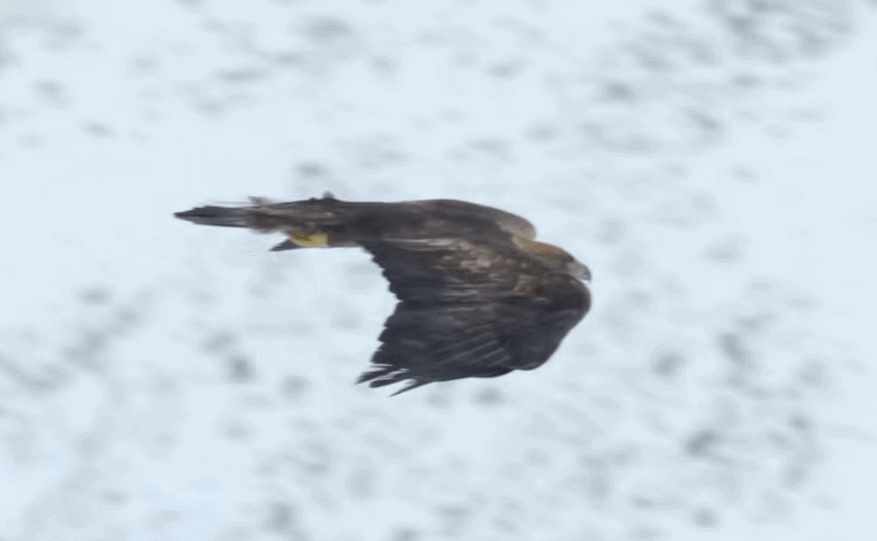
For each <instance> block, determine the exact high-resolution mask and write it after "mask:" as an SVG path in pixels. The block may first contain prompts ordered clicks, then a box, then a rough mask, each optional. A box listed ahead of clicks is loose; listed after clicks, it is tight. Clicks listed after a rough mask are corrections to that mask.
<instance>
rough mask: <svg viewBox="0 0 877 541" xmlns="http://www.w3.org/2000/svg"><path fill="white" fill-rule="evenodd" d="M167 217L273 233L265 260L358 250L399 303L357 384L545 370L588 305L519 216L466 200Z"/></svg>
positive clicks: (267, 205)
mask: <svg viewBox="0 0 877 541" xmlns="http://www.w3.org/2000/svg"><path fill="white" fill-rule="evenodd" d="M251 202H252V204H250V205H246V206H239V207H219V206H205V207H196V208H194V209H192V210H189V211H185V212H179V213H177V214H176V215H175V216H177V217H178V218H181V219H184V220H188V221H191V222H194V223H197V224H204V225H216V226H228V227H246V228H250V229H253V230H256V231H261V232H277V233H282V234H284V235H285V237H286V238H285V240H284V241H283V242H281V243H280V244H277V245H276V246H274V247H273V248H272V250H274V251H285V250H295V249H303V248H318V247H319V248H324V247H361V248H363V249H365V250H366V251H367V252H369V253H370V254H371V256H372V259H373V260H374V261H375V262H376V263H377V264H378V265H379V266H380V267H381V268H382V269H383V273H384V276H385V277H386V278H387V280H388V281H389V284H390V290H391V291H392V292H393V293H394V294H395V296H396V297H397V298H398V300H399V303H398V304H397V305H396V308H395V311H394V312H393V314H392V315H391V316H390V317H389V318H388V319H387V321H386V323H385V324H384V330H383V332H382V333H381V335H380V337H379V339H380V342H381V345H380V347H379V348H378V350H377V351H376V352H375V353H374V355H373V357H372V359H371V367H370V369H369V370H367V371H366V372H365V373H363V374H362V375H361V376H360V378H359V382H368V384H369V385H370V386H372V387H379V386H383V385H389V384H394V383H399V382H407V385H406V386H405V387H403V388H402V389H401V390H399V391H397V393H396V394H398V393H400V392H404V391H407V390H410V389H413V388H415V387H419V386H421V385H425V384H428V383H432V382H437V381H448V380H453V379H460V378H466V377H495V376H501V375H503V374H507V373H509V372H511V371H513V370H530V369H533V368H536V367H538V366H541V365H542V364H544V363H545V362H546V361H547V360H548V358H549V357H551V355H552V354H553V353H554V352H555V351H556V350H557V348H558V347H559V345H560V343H561V341H562V340H563V338H564V337H565V336H566V335H567V333H568V332H569V331H570V330H571V329H572V328H573V327H574V326H575V325H576V324H577V323H578V322H579V321H580V320H581V319H582V318H583V317H584V315H585V314H586V313H587V312H588V310H589V308H590V305H591V294H590V290H589V288H588V285H587V283H589V282H590V272H589V271H588V269H587V267H586V266H584V265H583V264H582V263H579V262H578V261H576V260H575V258H573V257H572V256H571V255H569V254H568V253H567V252H566V251H564V250H563V249H561V248H559V247H557V246H554V245H551V244H547V243H543V242H539V241H537V240H535V236H536V230H535V228H534V227H533V225H532V224H531V223H530V222H529V221H527V220H526V219H525V218H522V217H520V216H517V215H515V214H512V213H509V212H506V211H503V210H500V209H496V208H493V207H488V206H484V205H478V204H474V203H469V202H465V201H457V200H450V199H434V200H421V201H403V202H354V201H341V200H339V199H336V198H334V197H333V196H331V195H329V194H327V195H326V196H324V197H323V198H312V199H307V200H302V201H291V202H284V203H274V202H270V201H267V200H264V199H257V198H253V199H251Z"/></svg>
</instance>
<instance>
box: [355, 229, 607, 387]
mask: <svg viewBox="0 0 877 541" xmlns="http://www.w3.org/2000/svg"><path fill="white" fill-rule="evenodd" d="M363 247H364V248H365V249H366V250H368V251H369V252H370V253H371V254H372V257H373V259H374V260H375V262H376V263H377V264H378V265H380V266H381V268H382V269H383V271H384V276H386V278H387V279H388V281H389V282H390V290H391V291H392V292H393V293H394V294H395V295H396V296H397V297H398V298H399V303H398V304H397V305H396V309H395V311H394V312H393V314H392V315H391V316H390V317H389V319H387V321H386V323H385V325H384V326H385V328H384V331H383V332H382V333H381V335H380V341H381V346H380V347H379V349H378V350H377V352H375V354H374V356H373V357H372V361H371V362H372V365H373V367H372V368H371V369H370V370H368V371H367V372H365V373H364V374H362V376H361V377H360V379H359V381H360V382H369V385H370V386H372V387H378V386H382V385H389V384H393V383H397V382H401V381H406V380H407V381H409V382H410V383H409V385H408V386H407V387H404V388H403V389H402V390H400V391H398V392H404V391H407V390H410V389H413V388H415V387H418V386H420V385H424V384H427V383H431V382H434V381H446V380H451V379H458V378H464V377H493V376H499V375H502V374H506V373H508V372H511V371H512V370H527V369H532V368H536V367H537V366H540V365H541V364H543V363H544V362H545V361H547V360H548V358H549V357H550V356H551V355H552V354H553V353H554V351H555V350H556V349H557V347H558V346H559V345H560V342H561V340H562V339H563V337H564V336H566V334H567V333H568V332H569V331H570V330H571V329H572V328H573V327H574V326H575V325H576V324H577V323H578V322H579V321H580V320H581V319H582V317H584V315H585V313H586V312H587V311H588V308H589V307H590V293H589V292H588V289H587V288H586V286H585V285H584V284H582V283H581V282H580V281H579V280H577V279H575V278H573V277H572V276H569V275H565V274H562V273H552V272H548V271H547V269H546V268H545V267H544V266H543V265H542V264H541V263H539V262H538V261H537V260H535V259H534V258H531V257H529V256H528V255H527V254H526V253H523V252H521V250H520V249H519V248H517V247H516V246H515V245H514V244H513V243H512V242H511V239H510V238H508V239H505V238H503V236H502V235H500V236H497V238H496V239H490V240H483V241H473V240H468V239H460V238H432V239H387V238H385V239H382V240H381V241H378V242H371V243H364V244H363ZM397 394H398V393H397Z"/></svg>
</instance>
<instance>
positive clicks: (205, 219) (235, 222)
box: [174, 205, 252, 227]
mask: <svg viewBox="0 0 877 541" xmlns="http://www.w3.org/2000/svg"><path fill="white" fill-rule="evenodd" d="M174 216H176V217H177V218H179V219H181V220H187V221H190V222H192V223H195V224H201V225H217V226H221V227H252V209H251V208H247V207H217V206H213V205H210V206H206V207H195V208H193V209H192V210H187V211H185V212H175V213H174Z"/></svg>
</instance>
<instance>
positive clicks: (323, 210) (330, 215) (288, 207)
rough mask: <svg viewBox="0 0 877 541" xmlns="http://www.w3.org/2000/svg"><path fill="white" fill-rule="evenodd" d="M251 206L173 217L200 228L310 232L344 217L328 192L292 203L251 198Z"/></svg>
mask: <svg viewBox="0 0 877 541" xmlns="http://www.w3.org/2000/svg"><path fill="white" fill-rule="evenodd" d="M250 203H251V204H249V205H241V206H234V207H221V206H216V205H208V206H204V207H195V208H193V209H191V210H187V211H183V212H176V213H174V216H176V217H177V218H180V219H181V220H187V221H189V222H192V223H196V224H200V225H214V226H220V227H246V228H250V229H255V230H257V231H264V232H268V231H284V232H288V231H296V230H302V231H306V232H311V231H314V230H317V231H318V230H320V228H321V227H323V226H329V225H337V224H338V223H340V222H343V220H344V218H345V216H344V213H343V212H341V209H339V204H340V202H339V200H337V199H335V197H334V196H333V195H332V194H331V193H329V192H326V193H325V194H324V195H323V197H322V198H316V197H315V198H311V199H306V200H302V201H292V202H289V203H274V202H272V201H269V200H267V199H264V198H260V197H251V198H250ZM294 247H296V246H295V245H290V244H285V243H281V244H279V245H277V246H276V247H275V248H274V249H275V250H287V249H291V248H294Z"/></svg>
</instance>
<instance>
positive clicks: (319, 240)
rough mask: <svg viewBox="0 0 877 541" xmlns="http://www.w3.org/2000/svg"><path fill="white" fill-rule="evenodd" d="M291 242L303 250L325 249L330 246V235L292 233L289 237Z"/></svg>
mask: <svg viewBox="0 0 877 541" xmlns="http://www.w3.org/2000/svg"><path fill="white" fill-rule="evenodd" d="M289 240H291V241H292V242H293V243H295V245H296V246H301V247H302V248H325V247H326V246H329V234H328V233H311V234H305V233H292V234H290V235H289Z"/></svg>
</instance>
